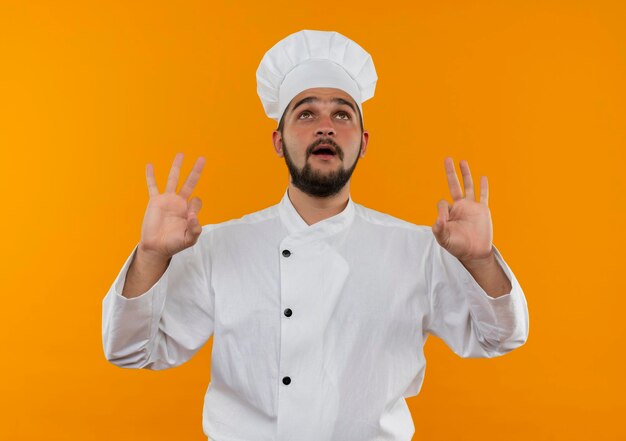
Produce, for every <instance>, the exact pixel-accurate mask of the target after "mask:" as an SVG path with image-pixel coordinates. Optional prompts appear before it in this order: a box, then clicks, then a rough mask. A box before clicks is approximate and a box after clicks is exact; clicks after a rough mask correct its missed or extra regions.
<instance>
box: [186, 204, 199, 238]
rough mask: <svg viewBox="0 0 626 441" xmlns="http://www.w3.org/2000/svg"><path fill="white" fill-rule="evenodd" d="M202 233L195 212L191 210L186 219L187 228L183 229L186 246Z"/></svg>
mask: <svg viewBox="0 0 626 441" xmlns="http://www.w3.org/2000/svg"><path fill="white" fill-rule="evenodd" d="M200 233H202V225H200V222H199V221H198V217H197V216H196V214H195V213H194V212H193V211H191V212H189V217H188V219H187V230H186V231H185V243H186V245H187V246H191V245H193V244H195V243H196V242H197V241H198V237H199V236H200Z"/></svg>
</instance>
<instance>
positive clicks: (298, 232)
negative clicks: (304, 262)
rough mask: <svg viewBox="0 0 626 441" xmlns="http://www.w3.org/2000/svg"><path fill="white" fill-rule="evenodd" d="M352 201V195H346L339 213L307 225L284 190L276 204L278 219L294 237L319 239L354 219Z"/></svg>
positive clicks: (336, 231)
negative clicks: (346, 202) (345, 202)
mask: <svg viewBox="0 0 626 441" xmlns="http://www.w3.org/2000/svg"><path fill="white" fill-rule="evenodd" d="M354 210H355V208H354V202H353V201H352V197H351V196H350V195H348V204H347V205H346V207H345V208H344V209H343V211H341V212H340V213H337V214H336V215H334V216H331V217H329V218H326V219H324V220H322V221H319V222H316V223H314V224H313V225H308V224H307V223H306V222H305V221H304V219H302V217H301V216H300V214H299V213H298V211H297V210H296V208H295V207H294V206H293V204H292V203H291V199H289V190H287V191H285V194H284V195H283V198H282V200H281V201H280V203H279V204H278V211H279V213H280V219H281V221H282V223H283V224H284V225H285V227H286V228H287V231H288V232H289V235H290V236H292V238H294V239H303V240H306V241H308V240H309V239H321V238H323V237H327V236H330V235H332V234H335V233H338V232H339V231H341V230H343V229H344V228H347V227H348V226H349V225H350V224H351V223H352V221H353V219H354Z"/></svg>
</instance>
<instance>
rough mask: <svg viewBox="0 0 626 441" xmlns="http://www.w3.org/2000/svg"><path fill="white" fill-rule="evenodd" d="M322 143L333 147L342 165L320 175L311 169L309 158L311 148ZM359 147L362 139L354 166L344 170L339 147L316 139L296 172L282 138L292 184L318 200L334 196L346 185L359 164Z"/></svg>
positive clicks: (317, 171)
mask: <svg viewBox="0 0 626 441" xmlns="http://www.w3.org/2000/svg"><path fill="white" fill-rule="evenodd" d="M322 143H325V144H331V145H332V146H334V147H335V154H336V156H337V157H338V158H339V159H340V160H341V161H342V164H341V165H340V167H339V169H338V170H333V171H331V172H329V173H321V172H320V171H319V170H313V167H311V164H310V163H309V157H310V156H311V155H312V152H313V148H315V147H316V146H317V145H319V144H322ZM361 147H363V139H361V145H360V147H359V155H357V157H356V160H355V161H354V164H352V166H351V167H350V168H349V169H345V168H344V167H343V158H344V154H343V150H342V149H341V147H339V146H338V145H337V144H336V143H335V142H334V141H333V140H331V139H318V140H317V141H315V142H314V143H313V144H311V145H310V146H309V147H308V148H307V150H306V162H305V164H304V167H302V169H301V170H298V167H296V165H295V164H294V163H293V161H292V159H291V157H290V156H289V152H288V150H289V148H288V147H287V144H285V138H283V152H284V156H285V163H286V164H287V168H288V169H289V174H290V175H291V182H292V184H293V185H294V186H295V187H296V188H298V189H299V190H301V191H302V192H304V193H306V194H308V195H309V196H314V197H319V198H327V197H330V196H334V195H336V194H337V193H339V192H340V191H341V189H342V188H343V187H344V186H345V185H346V184H347V183H348V181H349V180H350V177H351V176H352V172H353V171H354V169H355V168H356V165H357V163H358V162H359V157H360V156H361V155H360V152H361Z"/></svg>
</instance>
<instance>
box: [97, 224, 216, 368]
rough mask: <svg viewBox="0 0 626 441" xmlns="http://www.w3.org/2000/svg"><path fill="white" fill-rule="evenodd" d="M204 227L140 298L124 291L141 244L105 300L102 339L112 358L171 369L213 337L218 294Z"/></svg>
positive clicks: (119, 363)
mask: <svg viewBox="0 0 626 441" xmlns="http://www.w3.org/2000/svg"><path fill="white" fill-rule="evenodd" d="M207 236H208V235H207V231H206V227H204V228H203V233H202V234H201V235H200V238H199V239H198V241H197V242H196V244H194V245H193V246H192V247H189V248H186V249H185V250H183V251H181V252H179V253H177V254H175V255H174V256H173V257H172V259H171V260H170V263H169V266H168V267H167V269H166V271H165V273H163V275H162V276H161V278H160V279H159V280H158V281H157V282H156V283H155V284H154V285H153V286H152V287H150V289H149V290H148V291H146V292H145V293H143V294H142V295H140V296H138V297H133V298H130V299H129V298H126V297H124V296H122V291H123V288H124V283H125V280H126V273H127V272H128V269H129V267H130V264H131V262H132V259H133V257H134V256H135V254H136V252H137V247H138V244H137V245H135V248H134V249H133V251H132V252H131V254H130V256H129V257H128V258H127V259H126V262H125V263H124V265H123V267H122V269H121V270H120V272H119V274H118V275H117V277H116V279H115V281H114V282H113V284H112V285H111V288H110V289H109V291H108V293H107V294H106V296H105V297H104V299H103V302H102V344H103V348H104V354H105V357H106V359H107V360H109V361H110V362H111V363H113V364H115V365H117V366H119V367H125V368H145V369H153V370H160V369H167V368H171V367H175V366H178V365H180V364H182V363H184V362H186V361H187V360H189V359H190V358H191V357H192V356H193V355H194V354H195V353H196V352H197V351H198V350H199V349H200V348H201V347H202V346H203V345H204V344H205V343H206V342H207V340H208V339H209V338H210V337H211V335H212V334H213V325H214V298H213V295H212V292H211V290H210V283H209V280H210V273H211V265H210V255H209V251H208V244H207V242H208V238H207Z"/></svg>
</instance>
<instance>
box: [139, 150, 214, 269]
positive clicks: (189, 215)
mask: <svg viewBox="0 0 626 441" xmlns="http://www.w3.org/2000/svg"><path fill="white" fill-rule="evenodd" d="M182 162H183V154H182V153H178V154H177V155H176V158H175V159H174V164H173V165H172V168H171V169H170V174H169V177H168V179H167V185H166V187H165V192H164V193H159V189H158V188H157V185H156V181H155V179H154V169H153V167H152V164H148V165H147V166H146V179H147V181H148V192H149V193H150V201H149V202H148V208H147V209H146V213H145V215H144V219H143V225H142V227H141V241H140V243H139V246H140V248H141V250H142V251H143V252H146V253H147V254H149V255H150V256H151V257H153V258H155V259H158V260H163V261H166V260H168V259H169V258H170V257H172V256H173V255H174V254H176V253H178V252H179V251H182V250H184V249H185V248H188V247H190V246H192V245H194V244H195V243H196V242H197V240H198V238H199V237H200V233H201V232H202V226H201V225H200V223H199V221H198V212H199V211H200V208H202V201H201V200H200V198H198V197H194V198H192V199H191V200H190V201H187V199H188V198H189V196H191V193H192V192H193V189H194V188H195V186H196V184H197V182H198V179H199V178H200V173H201V172H202V168H203V167H204V163H205V159H204V158H203V157H202V156H200V157H199V158H198V159H197V160H196V163H195V165H194V166H193V170H191V172H190V173H189V176H188V177H187V180H186V181H185V184H184V185H183V186H182V187H181V189H180V192H178V194H177V193H176V187H177V185H178V180H179V175H180V166H181V164H182Z"/></svg>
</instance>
